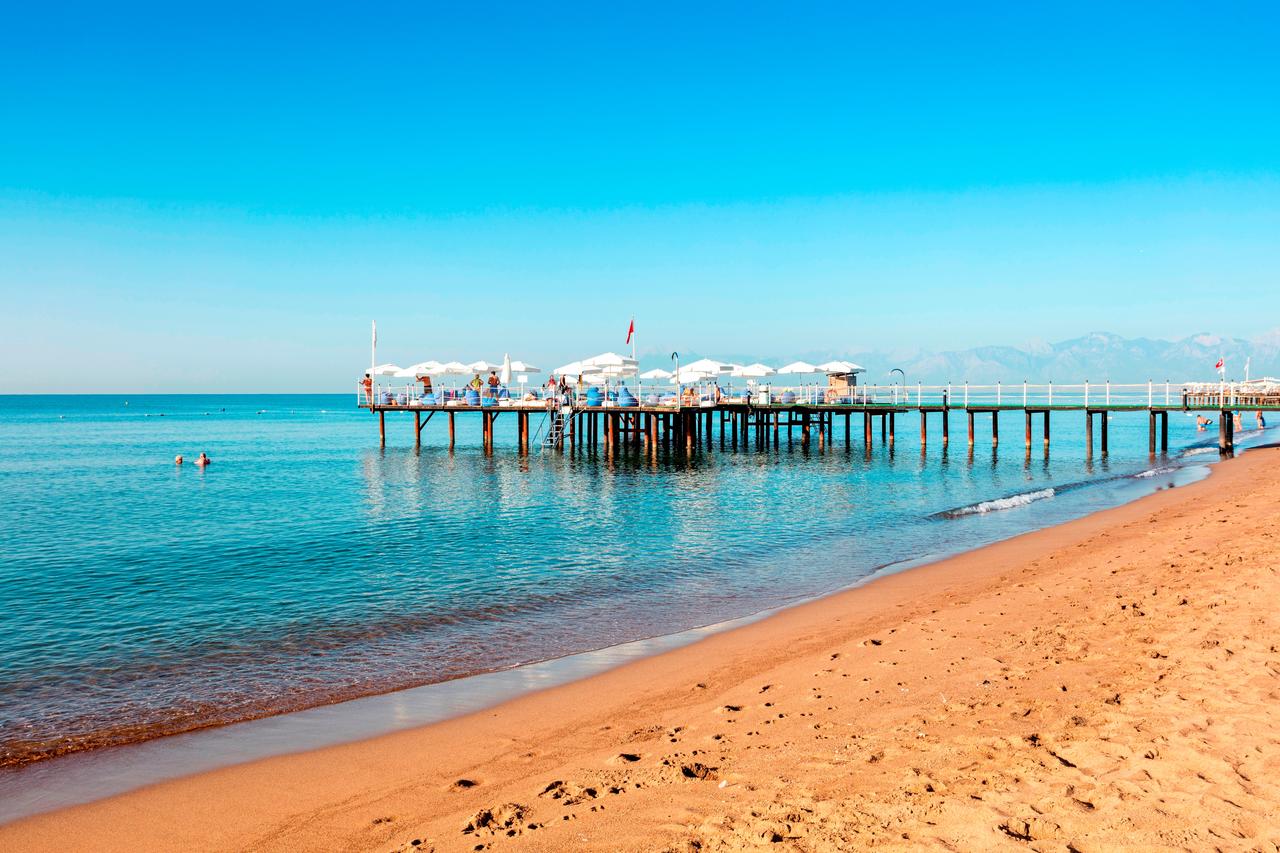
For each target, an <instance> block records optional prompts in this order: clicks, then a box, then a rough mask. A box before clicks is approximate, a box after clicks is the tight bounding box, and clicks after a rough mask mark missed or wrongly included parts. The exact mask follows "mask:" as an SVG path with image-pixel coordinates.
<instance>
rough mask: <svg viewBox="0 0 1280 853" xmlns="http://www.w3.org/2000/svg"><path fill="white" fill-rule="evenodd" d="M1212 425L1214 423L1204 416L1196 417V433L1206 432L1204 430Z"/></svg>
mask: <svg viewBox="0 0 1280 853" xmlns="http://www.w3.org/2000/svg"><path fill="white" fill-rule="evenodd" d="M1211 423H1213V421H1211V420H1209V419H1208V418H1206V417H1204V416H1203V415H1196V432H1204V428H1205V427H1206V426H1208V425H1209V424H1211Z"/></svg>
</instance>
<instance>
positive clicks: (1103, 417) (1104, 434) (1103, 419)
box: [1098, 411, 1108, 456]
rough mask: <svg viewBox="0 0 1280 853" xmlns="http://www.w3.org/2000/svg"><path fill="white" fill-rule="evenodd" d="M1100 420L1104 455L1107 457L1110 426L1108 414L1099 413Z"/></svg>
mask: <svg viewBox="0 0 1280 853" xmlns="http://www.w3.org/2000/svg"><path fill="white" fill-rule="evenodd" d="M1098 420H1100V421H1101V422H1102V455H1103V456H1106V455H1107V426H1108V420H1107V413H1106V412H1105V411H1104V412H1099V413H1098Z"/></svg>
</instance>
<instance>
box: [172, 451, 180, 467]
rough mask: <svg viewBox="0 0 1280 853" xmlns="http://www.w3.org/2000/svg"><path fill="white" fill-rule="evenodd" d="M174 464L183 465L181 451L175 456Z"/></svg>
mask: <svg viewBox="0 0 1280 853" xmlns="http://www.w3.org/2000/svg"><path fill="white" fill-rule="evenodd" d="M173 464H174V465H181V464H182V454H181V453H179V454H178V455H177V456H175V457H173Z"/></svg>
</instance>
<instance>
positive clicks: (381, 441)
mask: <svg viewBox="0 0 1280 853" xmlns="http://www.w3.org/2000/svg"><path fill="white" fill-rule="evenodd" d="M378 446H379V447H386V446H387V413H386V412H378Z"/></svg>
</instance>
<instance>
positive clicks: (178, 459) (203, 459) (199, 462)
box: [173, 450, 213, 468]
mask: <svg viewBox="0 0 1280 853" xmlns="http://www.w3.org/2000/svg"><path fill="white" fill-rule="evenodd" d="M183 461H184V460H183V458H182V454H181V453H179V454H178V455H177V456H175V457H173V464H174V465H181V464H182V463H183ZM212 461H213V460H212V459H210V458H209V457H208V455H206V454H205V452H204V451H203V450H202V451H200V455H199V456H197V457H196V461H195V465H196V467H197V468H203V467H204V466H206V465H208V464H209V463H210V462H212Z"/></svg>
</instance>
